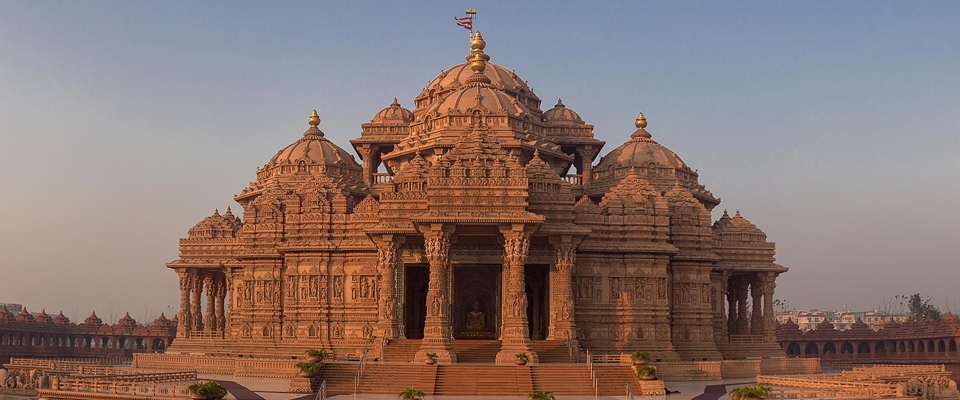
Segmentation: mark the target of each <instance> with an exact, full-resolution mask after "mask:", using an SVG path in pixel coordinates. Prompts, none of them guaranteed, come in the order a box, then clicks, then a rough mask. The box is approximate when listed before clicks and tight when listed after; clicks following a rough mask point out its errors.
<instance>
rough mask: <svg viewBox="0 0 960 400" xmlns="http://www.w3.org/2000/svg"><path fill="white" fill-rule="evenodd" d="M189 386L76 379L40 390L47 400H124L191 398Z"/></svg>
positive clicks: (41, 395)
mask: <svg viewBox="0 0 960 400" xmlns="http://www.w3.org/2000/svg"><path fill="white" fill-rule="evenodd" d="M187 386H189V385H187V384H174V383H142V382H128V381H117V380H114V379H101V378H76V379H64V380H63V381H61V382H60V383H59V384H58V385H57V388H56V389H51V390H40V397H43V398H47V399H68V398H97V397H102V396H101V395H105V394H106V395H120V396H110V398H118V397H119V398H124V397H123V396H132V397H133V398H140V397H178V398H180V397H182V398H188V397H190V392H189V391H188V390H187ZM81 393H84V394H85V393H90V394H95V396H90V395H81Z"/></svg>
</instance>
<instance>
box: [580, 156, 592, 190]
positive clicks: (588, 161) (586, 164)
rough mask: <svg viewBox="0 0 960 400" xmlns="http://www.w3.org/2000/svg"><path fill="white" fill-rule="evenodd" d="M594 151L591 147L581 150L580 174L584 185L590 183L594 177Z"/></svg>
mask: <svg viewBox="0 0 960 400" xmlns="http://www.w3.org/2000/svg"><path fill="white" fill-rule="evenodd" d="M592 153H593V152H592V151H590V149H589V148H586V149H582V150H581V151H580V158H581V163H582V164H581V167H580V176H581V178H580V179H581V180H582V182H583V187H587V185H588V184H589V183H590V180H591V179H592V178H593V157H592Z"/></svg>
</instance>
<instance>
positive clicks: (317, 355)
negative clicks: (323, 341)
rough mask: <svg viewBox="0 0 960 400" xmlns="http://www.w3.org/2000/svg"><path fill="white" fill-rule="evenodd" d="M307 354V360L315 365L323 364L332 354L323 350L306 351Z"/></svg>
mask: <svg viewBox="0 0 960 400" xmlns="http://www.w3.org/2000/svg"><path fill="white" fill-rule="evenodd" d="M306 354H307V360H310V361H311V362H315V363H321V362H323V359H324V358H327V357H330V353H328V352H327V351H326V350H322V349H321V350H317V349H310V350H307V351H306Z"/></svg>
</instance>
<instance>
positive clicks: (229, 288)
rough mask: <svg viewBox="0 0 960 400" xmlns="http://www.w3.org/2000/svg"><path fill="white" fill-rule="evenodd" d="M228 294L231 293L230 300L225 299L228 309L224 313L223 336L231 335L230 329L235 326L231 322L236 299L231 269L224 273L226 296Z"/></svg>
mask: <svg viewBox="0 0 960 400" xmlns="http://www.w3.org/2000/svg"><path fill="white" fill-rule="evenodd" d="M227 294H229V295H230V299H229V301H226V300H225V301H224V303H226V308H227V309H226V310H225V311H224V315H223V337H224V338H227V337H230V330H231V329H232V328H233V324H232V323H231V322H230V319H231V318H232V317H233V303H234V302H235V301H236V300H235V296H236V292H235V289H234V287H233V272H231V271H230V270H229V269H228V270H227V272H226V274H225V275H224V296H226V295H227Z"/></svg>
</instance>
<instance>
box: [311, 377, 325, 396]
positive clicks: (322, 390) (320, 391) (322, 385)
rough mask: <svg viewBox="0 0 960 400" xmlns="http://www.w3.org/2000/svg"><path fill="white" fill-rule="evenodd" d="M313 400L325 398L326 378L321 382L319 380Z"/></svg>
mask: <svg viewBox="0 0 960 400" xmlns="http://www.w3.org/2000/svg"><path fill="white" fill-rule="evenodd" d="M313 400H327V380H326V379H324V380H323V382H320V388H319V389H317V397H314V398H313Z"/></svg>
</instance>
